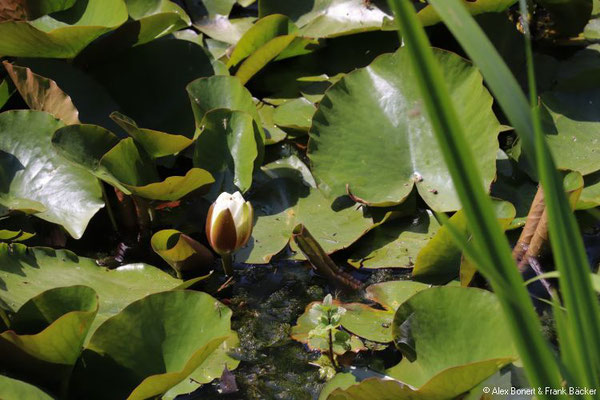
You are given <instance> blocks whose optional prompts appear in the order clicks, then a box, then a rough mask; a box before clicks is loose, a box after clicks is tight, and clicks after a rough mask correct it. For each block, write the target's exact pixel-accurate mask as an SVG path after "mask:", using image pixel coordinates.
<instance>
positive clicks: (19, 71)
mask: <svg viewBox="0 0 600 400" xmlns="http://www.w3.org/2000/svg"><path fill="white" fill-rule="evenodd" d="M2 1H3V0H0V4H2ZM0 19H1V18H0ZM3 64H4V68H6V71H7V72H8V75H9V76H10V78H11V79H12V81H13V82H14V84H15V87H16V88H17V90H18V91H19V93H20V94H21V97H23V100H25V103H27V105H28V106H29V108H31V109H32V110H37V111H45V112H47V113H50V114H52V115H54V116H55V117H56V118H58V119H60V120H62V121H63V122H64V123H65V124H67V125H73V124H79V111H78V110H77V108H76V107H75V105H74V104H73V101H72V100H71V97H69V96H68V95H67V94H66V93H65V92H63V91H62V89H61V88H59V87H58V85H57V84H56V82H54V81H53V80H51V79H48V78H44V77H43V76H40V75H37V74H35V73H33V72H32V71H31V70H30V69H29V68H25V67H19V66H17V65H13V64H11V63H9V62H7V61H4V62H3Z"/></svg>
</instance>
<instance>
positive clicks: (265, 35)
mask: <svg viewBox="0 0 600 400" xmlns="http://www.w3.org/2000/svg"><path fill="white" fill-rule="evenodd" d="M297 31H298V28H297V27H296V25H295V24H294V23H293V22H292V21H291V20H290V19H289V18H288V17H286V16H285V15H278V14H275V15H269V16H266V17H264V18H261V19H259V20H258V21H257V22H256V23H255V24H254V25H252V27H251V28H250V29H248V31H247V32H246V33H245V34H244V36H242V37H241V38H240V40H239V41H238V42H237V44H236V46H235V49H234V50H233V52H232V53H231V57H230V58H229V61H228V62H227V66H228V67H234V66H236V65H238V64H239V63H240V62H242V60H244V59H245V61H244V62H243V63H242V64H241V65H240V67H239V68H238V70H237V72H236V74H235V76H237V77H238V78H239V79H240V80H241V82H242V83H244V84H245V83H246V82H248V81H249V80H250V78H252V76H254V75H255V74H256V73H257V72H258V71H259V70H261V69H262V68H263V67H264V66H265V65H267V63H269V61H271V60H273V59H275V58H276V57H277V56H279V55H280V54H281V53H282V52H283V51H284V50H285V49H286V48H287V47H288V46H289V45H291V44H292V42H293V41H294V39H295V38H296V33H297Z"/></svg>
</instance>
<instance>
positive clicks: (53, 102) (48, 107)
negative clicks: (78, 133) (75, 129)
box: [2, 61, 79, 125]
mask: <svg viewBox="0 0 600 400" xmlns="http://www.w3.org/2000/svg"><path fill="white" fill-rule="evenodd" d="M2 64H4V68H5V69H6V71H7V72H8V75H9V76H10V78H11V79H12V81H13V83H14V84H15V87H16V88H17V90H18V91H19V93H20V94H21V97H22V98H23V100H24V101H25V103H27V105H28V106H29V108H31V109H32V110H36V111H45V112H47V113H49V114H52V115H54V116H55V117H56V118H58V119H60V120H61V121H63V122H64V123H65V124H66V125H70V124H78V123H79V111H77V108H76V107H75V105H74V104H73V102H72V101H71V98H70V97H69V96H68V95H67V94H66V93H65V92H63V91H62V89H61V88H59V87H58V85H56V82H54V81H53V80H51V79H47V78H44V77H43V76H40V75H37V74H34V73H33V72H32V71H31V70H30V69H29V68H23V67H19V66H16V65H13V64H11V63H9V62H7V61H4V62H3V63H2Z"/></svg>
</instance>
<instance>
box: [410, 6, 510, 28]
mask: <svg viewBox="0 0 600 400" xmlns="http://www.w3.org/2000/svg"><path fill="white" fill-rule="evenodd" d="M516 2H517V0H477V1H469V0H465V2H464V4H465V7H466V8H467V10H469V12H470V13H471V14H472V15H478V14H484V13H492V12H502V11H506V9H508V8H509V7H510V6H512V5H513V4H515V3H516ZM418 17H419V20H420V21H421V23H422V24H423V25H424V26H429V25H435V24H437V23H438V22H441V19H440V17H439V15H438V14H437V12H436V11H435V9H434V8H433V7H431V6H427V7H425V8H423V9H422V10H421V11H419V13H418Z"/></svg>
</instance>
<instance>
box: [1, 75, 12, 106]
mask: <svg viewBox="0 0 600 400" xmlns="http://www.w3.org/2000/svg"><path fill="white" fill-rule="evenodd" d="M14 92H15V91H14V88H13V87H12V85H9V84H8V81H7V80H6V79H3V80H1V81H0V110H1V109H2V107H4V105H5V104H6V102H7V101H8V100H9V99H10V97H11V96H12V95H13V93H14Z"/></svg>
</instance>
